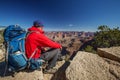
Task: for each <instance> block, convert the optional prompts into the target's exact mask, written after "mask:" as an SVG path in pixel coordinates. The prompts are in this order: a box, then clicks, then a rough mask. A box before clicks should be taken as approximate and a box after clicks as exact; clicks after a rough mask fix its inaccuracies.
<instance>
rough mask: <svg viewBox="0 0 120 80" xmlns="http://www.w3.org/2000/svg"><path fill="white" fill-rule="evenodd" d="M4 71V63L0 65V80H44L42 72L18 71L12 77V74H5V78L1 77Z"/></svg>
mask: <svg viewBox="0 0 120 80" xmlns="http://www.w3.org/2000/svg"><path fill="white" fill-rule="evenodd" d="M4 69H5V63H4V62H1V63H0V80H44V77H43V72H42V70H35V71H28V70H25V71H20V72H17V73H15V75H14V77H12V74H10V73H8V72H7V73H6V76H5V77H3V74H4Z"/></svg>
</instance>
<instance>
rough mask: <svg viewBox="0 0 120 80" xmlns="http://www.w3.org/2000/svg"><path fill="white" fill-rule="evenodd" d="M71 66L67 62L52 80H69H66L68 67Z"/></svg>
mask: <svg viewBox="0 0 120 80" xmlns="http://www.w3.org/2000/svg"><path fill="white" fill-rule="evenodd" d="M69 65H70V62H69V61H66V62H65V63H64V64H63V65H62V66H61V67H60V68H59V69H58V71H57V72H56V73H55V74H54V76H53V77H52V78H51V80H68V79H66V74H65V71H66V69H67V67H68V66H69Z"/></svg>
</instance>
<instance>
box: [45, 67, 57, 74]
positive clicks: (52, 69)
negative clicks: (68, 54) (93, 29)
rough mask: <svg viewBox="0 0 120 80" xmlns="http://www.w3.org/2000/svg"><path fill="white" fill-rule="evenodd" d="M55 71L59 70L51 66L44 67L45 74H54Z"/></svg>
mask: <svg viewBox="0 0 120 80" xmlns="http://www.w3.org/2000/svg"><path fill="white" fill-rule="evenodd" d="M55 72H57V69H56V68H50V69H44V70H43V73H44V74H54V73H55Z"/></svg>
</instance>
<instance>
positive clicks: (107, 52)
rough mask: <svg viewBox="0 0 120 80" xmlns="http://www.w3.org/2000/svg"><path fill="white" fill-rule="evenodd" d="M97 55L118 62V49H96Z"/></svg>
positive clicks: (119, 56)
mask: <svg viewBox="0 0 120 80" xmlns="http://www.w3.org/2000/svg"><path fill="white" fill-rule="evenodd" d="M97 53H98V55H99V56H101V57H105V58H108V59H111V60H115V61H118V62H120V47H110V48H98V49H97Z"/></svg>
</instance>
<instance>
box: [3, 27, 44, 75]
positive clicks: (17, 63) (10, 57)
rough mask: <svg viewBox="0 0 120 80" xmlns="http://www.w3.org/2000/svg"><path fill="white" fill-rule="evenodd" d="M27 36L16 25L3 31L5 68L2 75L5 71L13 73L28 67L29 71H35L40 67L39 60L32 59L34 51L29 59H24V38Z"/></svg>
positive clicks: (25, 32)
mask: <svg viewBox="0 0 120 80" xmlns="http://www.w3.org/2000/svg"><path fill="white" fill-rule="evenodd" d="M27 34H28V32H27V31H25V30H24V29H23V28H21V27H20V26H18V25H10V26H8V27H7V28H6V29H5V30H4V33H3V37H4V44H5V48H6V56H5V62H6V68H5V72H4V75H5V73H6V70H7V69H8V71H12V72H15V71H19V70H22V69H25V68H26V67H28V66H29V69H32V70H35V69H38V68H39V67H40V66H41V65H42V62H41V61H40V60H34V59H32V56H33V55H34V54H35V51H34V52H33V54H32V55H31V58H30V59H27V58H26V55H25V38H26V35H27ZM28 64H29V65H28Z"/></svg>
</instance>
